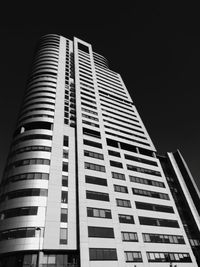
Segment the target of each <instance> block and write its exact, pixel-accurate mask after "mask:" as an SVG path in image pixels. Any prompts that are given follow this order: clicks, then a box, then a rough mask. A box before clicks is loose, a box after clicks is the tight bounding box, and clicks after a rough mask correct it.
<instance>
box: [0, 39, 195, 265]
mask: <svg viewBox="0 0 200 267" xmlns="http://www.w3.org/2000/svg"><path fill="white" fill-rule="evenodd" d="M161 163H162V162H161V159H160V158H159V157H158V156H157V155H156V149H155V147H154V145H153V143H152V141H151V139H150V137H149V135H148V133H147V131H146V129H145V126H144V124H143V123H142V120H141V118H140V116H139V114H138V112H137V109H136V107H135V105H134V103H133V101H132V99H131V97H130V95H129V93H128V91H127V89H126V87H125V85H124V82H123V80H122V78H121V76H120V74H118V73H116V72H114V71H112V70H111V69H109V66H108V61H107V60H106V59H105V58H104V57H103V56H101V55H99V54H97V53H95V52H94V51H93V50H92V46H91V45H90V44H88V43H86V42H84V41H82V40H80V39H78V38H74V40H73V41H71V40H68V39H66V38H64V37H62V36H58V35H54V34H49V35H45V36H43V37H42V38H41V40H40V42H39V43H38V46H37V48H36V52H35V58H34V61H33V69H32V71H31V73H30V76H29V78H28V82H27V90H26V93H25V97H24V102H23V104H22V107H21V110H20V113H19V117H18V123H17V127H16V130H15V132H14V136H13V141H12V144H11V147H10V151H9V155H8V159H7V164H6V167H5V171H4V174H3V178H2V181H1V193H0V201H1V204H0V254H1V260H0V266H1V267H2V266H9V267H15V266H17V267H18V266H19V267H21V266H22V267H30V266H32V267H33V266H35V267H36V266H41V267H49V266H51V267H66V266H67V267H78V266H81V267H88V266H91V267H100V266H105V267H106V266H109V267H117V266H118V267H121V266H137V267H138V266H155V264H159V265H158V266H159V267H160V266H169V264H178V266H187V267H190V266H198V265H197V263H196V258H195V256H194V253H193V250H192V246H191V243H190V242H189V239H190V238H189V236H188V235H187V233H186V229H185V228H184V222H183V218H182V217H181V216H180V212H179V210H178V205H177V203H176V201H175V199H174V196H173V194H172V192H171V190H170V183H169V180H168V179H167V178H166V177H167V175H166V174H165V173H164V171H163V168H164V164H163V168H162V166H161ZM165 163H166V162H165ZM166 164H167V163H166ZM165 166H166V165H165ZM172 169H173V168H172ZM191 203H192V202H190V205H192V204H191ZM189 208H190V207H189ZM195 219H196V221H195V222H196V224H197V225H198V223H199V217H198V216H197V214H196V217H195ZM197 228H198V227H197ZM198 231H199V229H197V232H198ZM197 239H198V238H197ZM196 242H197V243H196V245H197V246H198V241H196Z"/></svg>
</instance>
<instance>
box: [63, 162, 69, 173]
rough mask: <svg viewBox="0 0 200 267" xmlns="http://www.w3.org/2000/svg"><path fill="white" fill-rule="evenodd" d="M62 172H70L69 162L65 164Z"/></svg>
mask: <svg viewBox="0 0 200 267" xmlns="http://www.w3.org/2000/svg"><path fill="white" fill-rule="evenodd" d="M62 170H63V172H68V163H67V162H63V166H62Z"/></svg>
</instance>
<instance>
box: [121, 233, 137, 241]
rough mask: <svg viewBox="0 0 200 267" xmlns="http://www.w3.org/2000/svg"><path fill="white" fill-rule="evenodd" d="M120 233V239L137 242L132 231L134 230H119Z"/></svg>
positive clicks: (135, 235) (135, 234)
mask: <svg viewBox="0 0 200 267" xmlns="http://www.w3.org/2000/svg"><path fill="white" fill-rule="evenodd" d="M121 234H122V241H126V242H138V236H137V233H134V232H121Z"/></svg>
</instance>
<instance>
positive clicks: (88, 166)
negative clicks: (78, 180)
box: [85, 162, 106, 172]
mask: <svg viewBox="0 0 200 267" xmlns="http://www.w3.org/2000/svg"><path fill="white" fill-rule="evenodd" d="M85 169H89V170H93V171H99V172H105V171H106V168H105V166H103V165H99V164H94V163H89V162H85Z"/></svg>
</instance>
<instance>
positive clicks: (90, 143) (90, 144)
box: [83, 139, 102, 148]
mask: <svg viewBox="0 0 200 267" xmlns="http://www.w3.org/2000/svg"><path fill="white" fill-rule="evenodd" d="M83 144H84V145H87V146H93V147H98V148H102V144H100V143H97V142H93V141H89V140H85V139H84V140H83Z"/></svg>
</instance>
